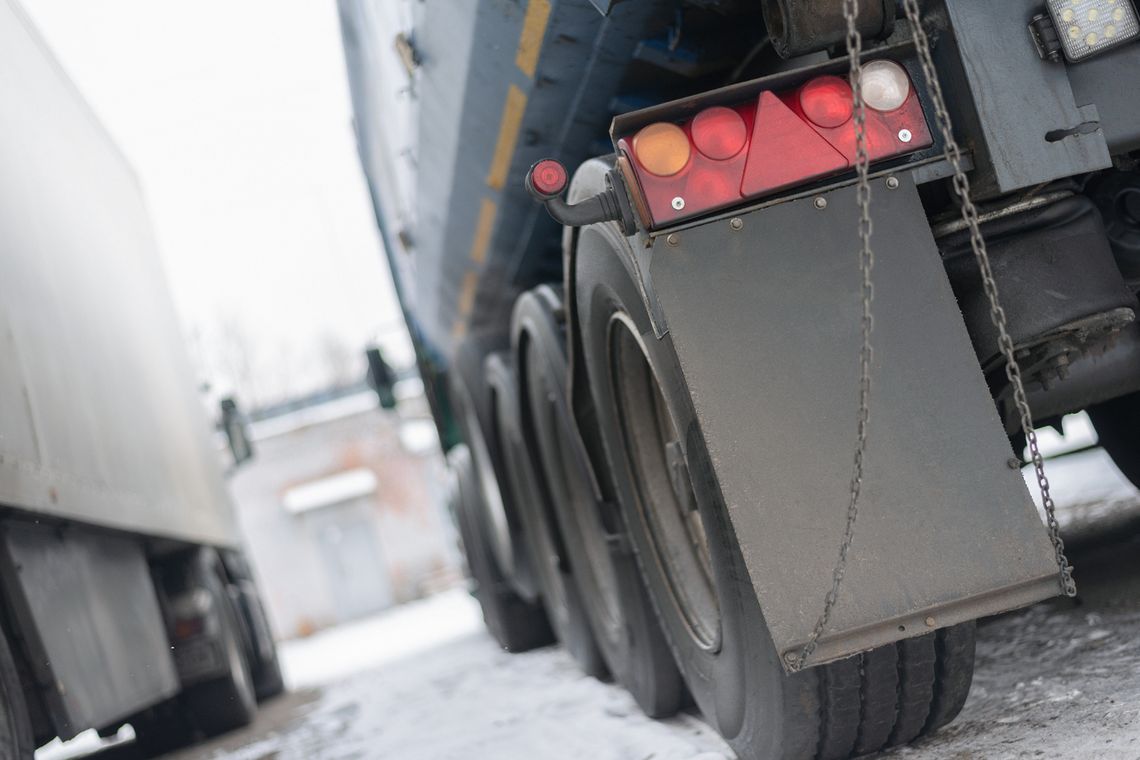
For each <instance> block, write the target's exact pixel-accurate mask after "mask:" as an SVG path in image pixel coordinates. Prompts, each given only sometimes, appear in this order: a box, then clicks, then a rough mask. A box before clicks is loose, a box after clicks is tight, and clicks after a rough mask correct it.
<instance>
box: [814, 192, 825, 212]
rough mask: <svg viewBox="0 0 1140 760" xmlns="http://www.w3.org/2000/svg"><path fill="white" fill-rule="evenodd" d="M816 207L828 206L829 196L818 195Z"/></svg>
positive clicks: (823, 207) (821, 208)
mask: <svg viewBox="0 0 1140 760" xmlns="http://www.w3.org/2000/svg"><path fill="white" fill-rule="evenodd" d="M815 207H816V208H818V209H820V210H823V209H825V208H827V198H824V197H823V196H822V195H820V196H817V197H816V199H815Z"/></svg>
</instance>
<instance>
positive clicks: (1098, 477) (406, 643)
mask: <svg viewBox="0 0 1140 760" xmlns="http://www.w3.org/2000/svg"><path fill="white" fill-rule="evenodd" d="M1051 445H1053V444H1051ZM1049 471H1050V474H1051V477H1052V478H1053V480H1054V482H1055V488H1054V491H1055V493H1056V495H1057V497H1058V501H1059V502H1060V503H1062V504H1063V505H1064V509H1063V512H1062V514H1061V522H1062V524H1063V525H1064V526H1065V531H1066V535H1067V537H1068V538H1069V540H1070V544H1071V545H1072V546H1073V548H1074V551H1073V554H1072V559H1073V561H1074V564H1075V566H1076V569H1077V579H1078V583H1079V584H1080V591H1081V594H1080V597H1079V598H1078V599H1077V600H1062V599H1057V600H1054V601H1051V602H1046V603H1043V604H1040V605H1037V606H1035V607H1032V608H1030V609H1027V610H1023V611H1020V612H1016V613H1012V614H1008V615H1004V616H1001V617H997V618H991V619H989V620H986V621H983V622H982V623H981V624H980V625H979V629H978V660H977V670H976V675H975V679H974V687H973V690H972V692H971V695H970V699H969V701H968V702H967V704H966V707H965V709H964V710H963V712H962V715H961V716H960V717H959V719H958V720H957V721H955V722H954V723H953V724H951V725H950V726H948V727H947V728H945V729H943V730H942V731H941V732H939V733H938V734H937V735H935V736H933V737H931V738H929V739H927V740H926V741H924V742H923V743H921V744H919V745H916V746H913V747H910V748H907V749H904V750H898V751H895V752H893V753H888V756H889V757H898V758H904V759H905V760H964V759H970V760H975V759H977V760H982V759H985V760H990V759H994V760H1006V759H1011V760H1012V759H1015V758H1016V759H1021V758H1074V759H1075V758H1087V757H1093V756H1095V757H1097V758H1098V760H1137V759H1138V758H1140V496H1138V495H1137V493H1136V491H1135V490H1134V489H1133V488H1132V487H1131V485H1129V484H1128V483H1127V482H1125V481H1124V480H1123V479H1122V478H1121V477H1120V475H1119V473H1118V472H1116V471H1115V468H1113V467H1112V465H1111V464H1110V463H1109V462H1108V460H1107V458H1106V457H1105V455H1104V454H1103V452H1101V451H1099V450H1090V451H1084V452H1080V453H1077V454H1074V455H1072V456H1069V457H1066V458H1064V459H1060V460H1054V461H1051V462H1050V467H1049ZM1110 532H1111V534H1112V535H1111V536H1110V535H1109V533H1110ZM282 654H283V659H284V664H285V669H286V674H287V679H288V681H289V683H290V685H291V687H292V688H293V692H292V693H291V694H289V695H287V696H286V697H284V698H282V699H280V700H277V701H275V702H273V703H271V704H269V705H266V706H265V707H264V708H263V710H262V714H261V716H260V717H259V719H258V722H257V724H256V725H254V726H253V727H251V728H250V729H247V730H245V731H241V732H238V733H235V734H232V735H230V736H227V737H223V738H221V739H219V740H216V741H214V742H211V743H207V744H204V745H200V746H198V747H195V748H192V749H188V750H185V751H183V752H181V753H178V754H176V755H173V756H171V758H172V760H371V758H399V759H400V760H451V759H453V758H454V759H455V760H459V759H462V760H483V759H484V758H487V759H491V760H535V759H537V758H542V759H544V760H546V759H549V760H571V759H574V760H577V759H579V758H581V759H583V760H586V759H588V760H649V759H650V758H652V759H653V760H725V759H726V758H731V757H732V755H731V752H730V751H729V750H728V748H727V747H726V746H725V745H724V744H723V742H721V741H720V739H719V738H718V737H717V736H716V735H715V733H714V732H713V731H711V730H710V729H709V728H708V727H707V726H706V725H705V724H704V723H703V722H701V720H700V719H699V717H698V716H696V715H694V714H683V715H681V716H679V717H676V718H673V719H671V720H667V721H652V720H649V719H647V718H645V717H644V716H643V715H641V713H640V712H639V711H638V709H637V707H636V706H635V705H634V703H633V701H632V699H631V698H630V697H629V696H628V695H627V694H626V693H625V692H624V691H623V690H622V689H620V688H617V687H615V686H612V685H609V684H604V683H601V682H598V681H596V680H594V679H591V678H586V677H584V676H582V675H581V673H579V672H578V670H577V669H576V667H575V665H574V663H573V662H572V661H571V660H570V658H569V657H568V656H567V655H566V654H565V653H564V652H562V651H561V650H560V649H557V648H549V649H544V650H540V651H537V652H531V653H528V654H522V655H509V654H506V653H504V652H501V651H500V650H499V649H498V648H497V647H496V646H495V644H494V643H493V641H492V640H491V639H490V637H489V636H488V635H487V634H486V633H484V631H483V629H482V623H481V619H480V615H479V611H478V607H477V606H476V604H475V603H474V601H472V600H471V598H470V597H469V596H467V594H466V593H465V592H464V591H462V590H459V589H456V590H453V591H449V592H446V593H444V594H441V595H439V596H437V597H434V598H432V599H428V600H425V601H422V602H418V603H415V604H411V605H406V606H404V607H402V608H399V609H397V610H394V611H392V612H389V613H387V614H384V615H382V616H379V617H376V618H372V619H370V620H366V621H363V622H360V623H357V624H353V625H350V626H344V627H341V628H338V629H333V630H330V631H327V632H324V633H322V634H319V635H317V636H314V637H312V638H309V639H306V640H302V641H296V642H290V643H287V644H285V645H284V646H283V647H282ZM129 751H130V749H129V746H128V747H122V748H120V749H118V750H112V752H111V753H110V754H107V757H112V756H113V757H115V758H126V757H130V754H129Z"/></svg>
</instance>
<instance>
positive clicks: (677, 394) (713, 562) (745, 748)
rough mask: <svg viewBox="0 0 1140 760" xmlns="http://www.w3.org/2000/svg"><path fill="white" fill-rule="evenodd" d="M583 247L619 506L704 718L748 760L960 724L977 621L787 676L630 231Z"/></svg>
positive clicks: (580, 281)
mask: <svg viewBox="0 0 1140 760" xmlns="http://www.w3.org/2000/svg"><path fill="white" fill-rule="evenodd" d="M576 181H577V180H576ZM578 246H579V247H578V250H577V252H576V285H577V306H578V318H579V320H580V323H581V331H582V345H583V351H584V358H585V363H586V368H587V372H588V376H589V379H590V389H591V392H592V394H593V396H594V399H595V402H596V403H597V405H598V420H599V423H600V426H601V432H602V440H603V443H604V450H605V453H606V456H607V458H608V459H609V461H610V465H611V469H612V471H613V473H614V483H615V487H616V494H617V500H618V503H619V504H620V507H621V509H622V512H623V514H624V516H625V523H626V525H628V527H629V534H630V538H631V540H632V543H633V546H634V548H635V550H636V553H637V556H638V559H639V565H640V568H641V570H642V572H643V574H644V577H645V581H646V585H647V586H648V588H649V593H650V595H651V597H652V598H653V601H654V603H655V607H656V609H657V611H658V613H659V615H660V618H661V622H662V626H663V628H664V630H665V634H666V636H667V638H668V640H669V642H670V644H671V645H672V648H673V651H674V652H675V654H676V656H677V659H678V663H679V665H680V668H681V672H682V673H683V674H684V676H685V681H686V684H687V685H688V687H689V690H690V691H691V692H692V694H693V697H694V699H695V701H696V702H697V705H698V706H699V707H700V709H701V711H702V712H703V713H704V714H705V716H706V718H707V719H708V720H709V721H710V722H711V723H712V724H713V726H714V727H715V728H716V729H717V730H718V731H719V732H720V733H721V734H722V735H723V736H724V737H725V739H726V740H728V742H729V743H730V744H731V745H732V747H733V749H734V750H736V752H737V753H738V754H739V755H740V756H741V757H742V758H764V760H768V759H770V758H805V759H806V758H816V757H818V758H822V759H824V760H826V759H827V758H846V757H851V756H853V755H855V754H863V753H867V752H874V751H877V750H880V749H882V748H884V747H887V746H893V745H895V744H900V743H905V742H907V741H910V740H912V739H913V738H915V737H916V736H918V735H920V734H922V733H924V732H927V731H930V730H933V729H935V728H937V727H938V726H939V725H942V724H944V723H945V722H948V721H949V720H950V719H951V718H952V717H953V716H954V715H955V714H956V713H957V711H958V710H959V709H960V708H961V705H962V703H963V702H964V700H965V697H966V694H967V692H968V689H969V683H970V680H971V675H972V668H973V626H972V624H969V625H966V626H959V627H956V628H952V629H949V630H948V631H942V632H938V633H937V634H928V635H927V636H924V637H922V638H920V639H913V640H908V641H903V642H900V643H898V644H895V645H890V646H887V647H883V648H880V649H878V650H874V651H872V652H868V653H865V654H862V655H858V656H856V657H852V658H849V659H847V660H844V661H840V662H836V663H831V664H829V665H824V666H819V667H815V668H811V669H809V670H805V671H802V672H799V673H795V674H792V675H788V674H786V673H785V672H784V668H783V665H782V664H781V662H780V658H779V656H778V653H777V651H776V649H775V646H774V645H773V643H772V641H771V638H770V636H769V634H768V627H767V624H766V623H765V621H764V617H763V613H762V611H761V609H760V605H759V601H758V599H757V597H756V594H755V591H754V589H753V587H752V583H751V580H750V578H749V574H748V570H747V568H746V567H745V565H744V561H743V557H742V554H741V550H740V546H739V544H738V542H737V540H736V536H735V533H734V531H733V529H732V526H731V524H730V523H729V519H728V511H727V507H726V505H725V504H724V501H723V499H722V497H721V494H720V489H719V486H718V484H717V481H716V475H715V472H714V470H713V467H712V464H711V461H710V458H709V454H708V451H707V449H706V447H705V445H704V441H703V438H702V435H701V431H700V426H699V423H698V420H697V417H696V413H695V411H694V409H693V405H692V400H691V399H690V397H689V395H688V391H687V388H686V387H685V382H684V378H683V376H682V374H681V372H680V368H679V366H678V365H677V360H676V356H675V355H674V353H673V350H672V343H671V339H670V338H669V336H668V334H666V335H665V336H664V337H662V338H660V339H658V338H657V337H656V336H655V334H654V331H653V329H652V327H651V325H650V321H649V316H648V314H647V313H646V311H645V308H644V306H643V301H642V298H641V294H640V291H639V289H638V288H637V286H636V284H635V282H634V280H633V278H632V276H631V275H630V274H629V271H628V270H627V269H626V266H625V265H624V264H623V258H624V257H626V256H628V255H630V253H631V252H630V251H629V250H628V247H627V244H626V241H625V238H624V237H623V236H621V234H620V232H619V231H618V230H617V229H616V227H614V226H613V225H606V226H601V225H594V226H591V227H588V228H585V229H583V230H582V231H581V232H580V233H579V240H578ZM940 641H941V642H945V643H944V644H943V645H940V644H939V642H940Z"/></svg>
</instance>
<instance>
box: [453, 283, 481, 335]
mask: <svg viewBox="0 0 1140 760" xmlns="http://www.w3.org/2000/svg"><path fill="white" fill-rule="evenodd" d="M478 284H479V275H478V274H476V273H475V272H474V271H469V272H468V273H467V274H465V275H463V284H462V285H460V286H459V302H458V304H457V307H458V310H459V318H458V320H457V321H456V329H457V330H458V329H459V326H460V325H461V324H462V327H463V330H464V331H466V329H467V317H469V316H470V315H471V309H473V308H474V307H475V287H476V286H477V285H478ZM457 337H459V336H457Z"/></svg>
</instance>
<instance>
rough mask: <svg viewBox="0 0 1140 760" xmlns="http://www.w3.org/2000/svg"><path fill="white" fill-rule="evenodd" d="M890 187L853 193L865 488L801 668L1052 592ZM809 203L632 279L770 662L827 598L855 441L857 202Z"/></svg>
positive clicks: (943, 287) (917, 211) (834, 195)
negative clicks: (865, 231)
mask: <svg viewBox="0 0 1140 760" xmlns="http://www.w3.org/2000/svg"><path fill="white" fill-rule="evenodd" d="M899 179H900V185H899V188H898V189H896V190H888V189H887V188H886V184H885V181H884V180H882V179H878V180H875V181H874V182H873V187H874V197H873V201H872V215H873V218H874V224H875V235H874V238H873V239H872V245H873V248H874V250H875V253H876V268H875V315H876V316H875V334H874V347H875V354H874V366H873V372H874V391H873V395H872V400H871V423H870V424H871V428H870V441H869V443H868V448H867V457H866V469H865V472H866V480H865V484H864V490H863V497H862V499H861V502H860V522H859V526H858V528H857V530H856V535H855V543H854V547H853V549H852V554H851V560H850V564H849V567H848V573H847V579H846V582H845V584H844V586H843V591H842V593H841V595H840V599H839V603H838V605H837V606H836V608H835V612H834V616H833V618H832V622H831V625H830V626H829V628H828V630H827V631H826V632H825V634H824V636H823V638H822V639H821V640H820V644H819V648H818V649H817V650H816V653H815V655H814V657H813V658H812V660H811V661H810V662H811V663H813V664H814V663H819V662H825V661H829V660H833V659H837V658H840V657H843V656H846V655H848V654H851V653H854V652H857V651H861V650H865V649H868V648H871V647H873V646H876V645H879V644H882V643H886V642H888V641H895V640H898V639H902V638H905V637H908V636H912V635H917V634H920V633H923V632H925V631H927V630H930V628H931V627H932V626H931V625H930V623H929V622H928V621H927V618H928V617H929V618H932V621H930V622H932V623H933V627H942V626H946V625H951V624H953V623H957V622H961V621H963V620H967V619H972V618H975V617H981V616H984V615H989V614H994V613H997V612H1000V611H1004V610H1008V609H1012V608H1014V607H1018V606H1021V605H1024V604H1028V603H1031V602H1034V601H1038V600H1040V599H1044V598H1047V597H1049V596H1052V595H1055V594H1057V593H1058V591H1059V586H1058V581H1057V572H1056V570H1057V569H1056V565H1055V564H1054V560H1053V554H1052V549H1051V547H1050V545H1049V541H1048V538H1047V536H1046V532H1045V529H1044V527H1043V525H1042V523H1041V521H1040V519H1039V518H1038V516H1037V513H1036V511H1035V509H1034V507H1033V504H1032V501H1031V500H1030V498H1029V494H1028V492H1027V491H1026V488H1025V485H1024V483H1023V481H1022V479H1021V475H1020V473H1019V471H1018V470H1016V469H1011V468H1010V467H1009V464H1008V460H1009V459H1010V457H1011V456H1012V452H1011V450H1010V446H1009V443H1008V442H1007V440H1006V438H1005V436H1004V433H1003V432H1002V428H1001V424H1000V422H999V420H998V417H997V412H996V410H995V407H994V404H993V402H992V400H991V399H990V396H989V392H988V390H987V388H986V385H985V382H984V380H983V378H982V375H981V372H980V370H979V367H978V363H977V359H976V358H975V356H974V352H973V349H972V347H971V344H970V341H969V338H968V336H967V334H966V331H965V327H964V325H963V323H962V317H961V314H960V313H959V312H958V309H957V306H956V304H955V301H954V297H953V294H952V292H951V290H950V286H949V283H948V281H947V279H946V275H945V272H944V271H943V269H942V265H941V260H940V258H939V256H938V252H937V249H936V248H935V246H934V241H933V239H932V237H931V235H930V230H929V228H928V226H927V224H926V221H925V215H924V213H923V211H922V206H921V203H920V201H919V199H918V194H917V190H916V188H915V185H914V182H913V180H912V179H911V178H910V177H909V175H905V174H904V175H900V176H899ZM824 197H825V198H826V199H827V201H828V203H827V205H826V208H825V209H823V210H821V209H819V208H817V207H816V204H815V202H814V199H812V198H805V199H801V200H797V201H793V202H789V203H784V204H777V205H774V206H770V207H767V208H764V209H761V210H758V211H755V212H752V213H749V214H746V215H743V216H742V217H741V218H742V220H743V222H744V224H743V228H742V229H741V230H740V231H734V230H732V228H731V227H730V225H729V223H728V221H727V220H718V221H716V222H712V223H709V224H706V225H702V226H695V227H691V228H688V229H684V230H682V231H680V232H678V233H676V234H677V236H678V242H679V244H678V245H675V246H670V245H669V244H668V243H667V242H666V240H665V238H664V237H663V236H662V237H658V238H656V240H655V241H654V244H653V250H652V254H651V261H650V265H649V266H650V272H651V274H652V283H653V287H654V288H655V291H656V295H657V298H658V299H659V301H660V305H661V309H662V311H663V313H664V316H665V320H666V322H667V323H668V325H669V329H670V333H671V335H672V339H673V343H674V346H675V348H676V351H677V354H678V358H679V359H680V363H681V367H682V370H683V372H684V374H685V378H686V381H687V383H688V386H689V390H690V393H691V395H692V397H693V401H694V405H695V408H696V410H697V413H698V415H699V418H700V421H701V427H702V431H703V433H704V437H705V441H706V443H707V445H708V448H709V453H710V456H711V458H712V462H713V466H714V469H715V471H716V475H717V478H718V480H719V483H720V486H721V489H722V491H723V493H724V496H725V501H726V503H727V505H728V507H729V513H730V517H731V520H732V522H733V526H734V528H735V529H736V532H737V535H738V537H739V539H740V542H741V546H742V550H743V554H744V560H745V563H746V565H747V567H748V569H749V573H750V575H751V578H752V581H753V584H754V585H755V587H756V589H757V592H758V594H759V598H760V603H761V607H762V609H763V610H764V615H765V618H766V620H767V623H768V627H769V629H770V631H771V634H772V638H773V641H774V642H775V644H776V646H777V648H778V650H779V651H780V652H781V653H785V652H789V651H796V652H798V648H799V647H801V646H802V644H803V642H804V641H805V639H806V638H807V636H808V634H809V632H810V631H811V628H812V625H813V624H814V623H815V620H816V617H817V616H818V614H819V607H820V605H821V604H822V599H823V594H824V592H825V591H826V590H827V588H828V586H829V582H830V573H831V570H832V565H833V562H834V556H835V553H836V551H837V549H838V545H839V540H840V538H841V536H842V534H843V522H844V519H845V513H844V508H845V506H846V501H847V488H848V480H849V477H850V467H851V462H850V457H851V447H852V445H853V443H854V433H855V412H856V401H857V390H858V369H859V364H858V347H859V343H858V329H859V313H860V312H859V282H860V281H859V273H858V257H857V255H856V248H855V245H854V243H853V242H852V241H853V240H854V232H855V230H856V220H857V206H856V204H855V196H854V190H853V189H852V188H850V187H845V188H841V189H838V190H835V191H833V192H830V193H827V194H826V195H825V196H824ZM682 313H683V314H684V315H685V318H684V319H681V318H679V317H676V316H675V315H678V314H682ZM790 315H799V317H798V318H793V317H792V316H790Z"/></svg>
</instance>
